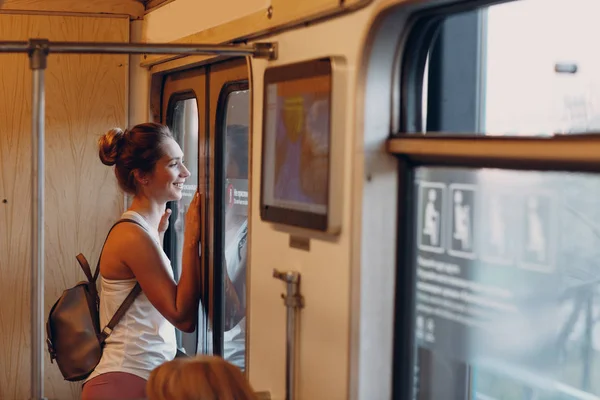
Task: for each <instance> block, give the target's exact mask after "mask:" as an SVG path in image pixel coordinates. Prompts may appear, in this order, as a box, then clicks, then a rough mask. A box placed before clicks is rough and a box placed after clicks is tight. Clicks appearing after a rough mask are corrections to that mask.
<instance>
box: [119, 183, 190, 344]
mask: <svg viewBox="0 0 600 400" xmlns="http://www.w3.org/2000/svg"><path fill="white" fill-rule="evenodd" d="M200 198H201V196H200V195H199V194H198V193H196V195H195V196H194V198H193V200H192V202H191V204H190V208H189V210H188V212H187V215H186V221H185V233H184V242H183V255H182V271H181V277H180V279H179V283H178V284H177V283H175V281H174V280H173V279H172V278H171V276H170V275H169V273H168V272H167V271H168V268H170V266H169V265H168V264H167V263H166V260H165V259H164V258H165V257H164V256H163V252H162V250H161V249H160V247H159V245H158V244H157V243H156V242H155V241H154V240H153V239H152V238H151V237H150V236H149V235H148V234H147V233H146V232H145V231H144V230H143V229H142V228H141V227H139V226H137V225H134V224H121V225H120V226H119V227H117V228H115V229H120V232H118V233H119V236H120V238H119V241H118V246H120V253H121V254H123V257H122V259H123V262H124V263H125V264H126V265H127V266H128V267H129V268H130V269H131V271H132V272H133V274H134V275H135V277H136V279H137V280H138V282H139V283H140V286H141V287H142V290H143V292H144V294H145V295H146V297H148V300H150V302H151V303H152V305H154V307H156V309H157V310H158V311H159V312H160V313H161V314H162V315H163V316H164V317H165V318H166V319H167V320H168V321H169V322H171V323H172V324H173V325H175V326H176V327H177V328H178V329H180V330H182V331H185V332H193V331H194V329H195V327H196V322H197V319H198V302H199V300H200V289H201V287H200V257H199V255H198V245H199V243H200V227H201V218H200V204H201V202H200Z"/></svg>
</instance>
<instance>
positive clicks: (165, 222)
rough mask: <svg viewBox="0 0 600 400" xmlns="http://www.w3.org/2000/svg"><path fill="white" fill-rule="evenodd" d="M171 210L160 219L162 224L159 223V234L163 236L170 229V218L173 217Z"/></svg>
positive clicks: (167, 210) (168, 209) (166, 211)
mask: <svg viewBox="0 0 600 400" xmlns="http://www.w3.org/2000/svg"><path fill="white" fill-rule="evenodd" d="M171 212H172V211H171V209H170V208H167V209H166V210H165V213H164V214H163V216H162V217H161V218H160V222H159V223H158V233H159V234H163V233H165V232H166V231H167V229H168V228H169V217H170V216H171Z"/></svg>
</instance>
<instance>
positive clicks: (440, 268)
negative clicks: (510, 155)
mask: <svg viewBox="0 0 600 400" xmlns="http://www.w3.org/2000/svg"><path fill="white" fill-rule="evenodd" d="M414 185H415V186H414V195H413V201H414V204H415V210H414V211H415V215H416V221H415V223H414V225H413V235H414V237H415V239H416V246H415V248H414V250H412V254H413V257H412V261H411V263H412V267H413V268H415V270H416V274H415V276H416V282H415V283H414V285H415V286H414V288H415V289H414V290H415V299H416V302H415V307H416V309H415V320H414V326H415V333H414V334H415V341H416V348H415V354H416V356H417V357H416V358H417V365H416V368H415V381H414V387H415V388H416V395H415V398H416V399H419V400H426V399H427V400H429V399H442V398H448V399H450V398H451V399H458V400H463V399H464V400H466V399H482V400H487V399H505V400H513V399H514V400H517V399H518V400H534V399H536V400H567V399H597V398H599V397H598V396H600V381H599V380H598V379H596V378H597V376H598V373H599V372H600V292H599V286H600V261H599V260H600V208H598V207H597V204H596V202H597V198H598V195H599V194H600V177H598V176H597V175H593V174H585V173H566V172H534V171H529V172H526V171H512V170H495V169H462V168H437V167H420V168H418V169H416V171H415V181H414Z"/></svg>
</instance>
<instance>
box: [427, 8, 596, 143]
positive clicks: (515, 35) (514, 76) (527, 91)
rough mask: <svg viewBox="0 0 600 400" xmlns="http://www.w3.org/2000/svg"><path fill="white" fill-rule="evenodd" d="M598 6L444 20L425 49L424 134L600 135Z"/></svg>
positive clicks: (485, 12)
mask: <svg viewBox="0 0 600 400" xmlns="http://www.w3.org/2000/svg"><path fill="white" fill-rule="evenodd" d="M598 13H600V2H598V1H597V0H569V1H566V0H562V1H547V0H522V1H514V2H509V3H503V4H496V5H492V6H490V7H487V8H483V9H479V10H475V11H470V12H467V13H460V14H454V15H450V16H448V17H447V18H446V19H445V21H444V22H443V23H442V25H441V27H440V30H439V33H438V36H437V37H436V39H435V40H434V42H433V44H432V47H431V49H430V51H429V56H428V59H429V62H428V65H427V66H426V68H427V69H426V71H425V77H424V81H425V82H424V83H425V85H424V87H423V91H424V93H423V98H424V99H426V107H425V108H424V110H423V114H424V119H425V121H426V123H425V124H424V125H425V126H424V128H423V130H424V131H425V130H427V131H444V132H449V133H474V132H477V133H485V134H488V135H516V136H533V135H543V136H546V135H551V134H555V133H558V134H569V133H583V132H590V131H599V130H600V53H599V52H597V51H594V50H593V49H594V48H595V38H596V37H597V36H598V29H597V27H596V26H597V25H596V16H597V15H598Z"/></svg>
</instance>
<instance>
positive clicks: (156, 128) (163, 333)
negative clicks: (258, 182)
mask: <svg viewBox="0 0 600 400" xmlns="http://www.w3.org/2000/svg"><path fill="white" fill-rule="evenodd" d="M99 153H100V160H101V161H102V163H104V164H105V165H108V166H112V165H114V166H115V175H116V176H117V180H118V182H119V186H120V187H121V189H123V190H124V191H125V192H127V193H129V194H131V195H133V196H134V197H133V202H132V203H131V207H130V208H129V209H128V210H127V211H126V212H125V213H124V214H123V216H122V218H125V219H131V220H134V221H136V222H138V223H139V224H140V225H141V226H139V225H137V224H133V223H122V224H119V225H117V226H116V227H115V228H114V229H113V230H112V232H111V233H110V235H109V237H108V240H107V242H106V245H105V247H104V250H103V252H102V254H101V261H100V275H101V279H100V285H101V292H100V324H101V326H106V324H107V323H108V321H109V320H110V318H111V317H112V316H113V315H114V313H115V312H116V310H117V309H118V308H119V306H120V305H121V303H122V302H123V300H124V299H125V297H126V296H127V295H128V294H129V292H130V291H131V290H132V288H133V287H134V286H135V284H136V282H139V284H140V286H141V288H142V293H141V294H140V295H139V296H138V297H137V298H136V299H135V301H134V302H133V304H132V305H131V307H130V308H129V309H128V310H127V312H126V313H125V315H124V317H123V318H122V319H121V320H120V321H119V323H118V324H117V325H116V327H115V329H114V331H113V332H112V334H111V335H110V336H109V337H108V339H107V340H106V345H105V347H104V352H103V354H102V359H101V360H100V363H99V364H98V366H97V367H96V369H95V371H94V372H93V373H92V374H91V375H90V376H89V377H88V378H87V380H86V382H85V383H84V386H83V392H82V399H86V400H87V399H109V398H110V399H116V398H144V397H145V387H146V381H147V379H148V378H149V376H150V372H151V371H152V370H153V369H154V368H156V367H158V366H159V365H161V364H163V363H164V362H166V361H170V360H173V358H174V357H175V354H176V350H177V349H176V347H177V344H176V339H175V328H174V327H177V328H179V329H180V330H182V331H186V332H193V331H194V329H195V326H196V320H197V317H198V303H199V299H200V291H201V273H200V258H199V256H198V254H199V241H200V232H201V221H200V209H199V208H200V204H201V202H200V195H199V194H198V193H196V194H195V196H194V198H193V200H192V202H191V204H190V207H189V211H188V212H187V215H186V220H185V235H184V245H183V254H182V271H181V277H180V279H179V282H178V283H176V282H175V280H174V277H173V269H172V267H171V264H170V262H169V259H168V258H167V256H166V255H165V253H164V251H163V249H162V246H161V239H162V234H163V233H164V231H165V230H166V229H167V226H168V220H169V215H170V212H169V211H170V210H166V203H167V202H168V201H177V200H180V199H181V197H182V187H183V183H184V182H185V179H186V178H187V177H188V176H189V175H190V173H189V171H188V170H187V168H186V167H185V165H184V164H183V159H182V156H183V153H182V151H181V148H180V147H179V145H178V144H177V142H176V141H175V140H174V139H173V137H172V135H171V133H170V131H169V129H168V128H167V127H165V126H163V125H159V124H155V123H146V124H141V125H137V126H135V127H133V128H132V129H131V130H128V131H125V132H123V131H122V130H120V129H112V130H110V131H109V132H108V133H106V134H105V135H104V136H102V137H101V138H100V140H99Z"/></svg>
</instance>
